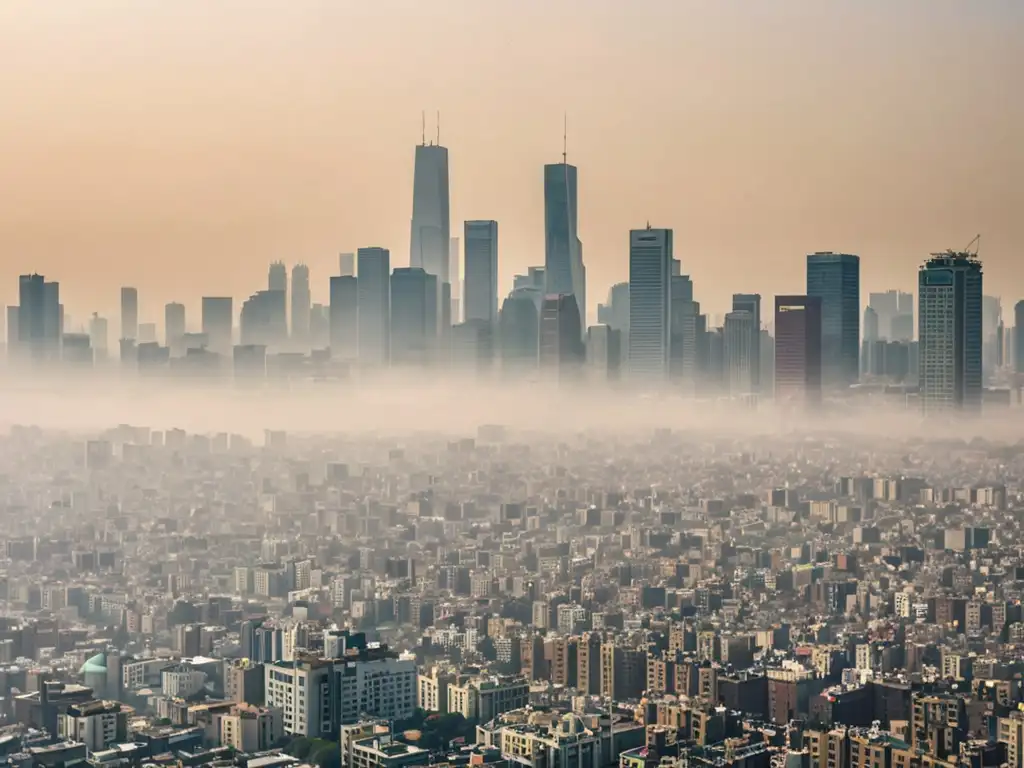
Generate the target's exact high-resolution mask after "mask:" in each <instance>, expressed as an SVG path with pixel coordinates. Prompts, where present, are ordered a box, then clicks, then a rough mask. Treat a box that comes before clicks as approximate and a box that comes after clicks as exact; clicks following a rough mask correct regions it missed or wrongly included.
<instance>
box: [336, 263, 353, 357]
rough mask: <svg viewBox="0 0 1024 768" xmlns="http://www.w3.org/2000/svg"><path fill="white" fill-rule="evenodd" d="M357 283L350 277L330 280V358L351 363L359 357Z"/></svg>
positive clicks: (342, 276)
mask: <svg viewBox="0 0 1024 768" xmlns="http://www.w3.org/2000/svg"><path fill="white" fill-rule="evenodd" d="M358 289H359V283H358V278H356V277H354V276H352V275H340V276H336V277H332V278H331V307H330V326H331V330H330V337H331V357H332V358H333V359H335V360H348V361H353V360H356V359H358V357H359V336H358V332H359V293H358Z"/></svg>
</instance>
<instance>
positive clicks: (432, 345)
mask: <svg viewBox="0 0 1024 768" xmlns="http://www.w3.org/2000/svg"><path fill="white" fill-rule="evenodd" d="M437 297H438V292H437V276H436V275H431V274H429V273H428V272H427V271H426V270H425V269H423V268H422V267H396V268H395V270H394V271H393V272H392V273H391V365H393V366H425V365H429V364H430V363H432V362H433V360H434V355H435V353H436V351H437V350H436V347H437V334H436V332H435V329H436V328H437V312H438V306H437Z"/></svg>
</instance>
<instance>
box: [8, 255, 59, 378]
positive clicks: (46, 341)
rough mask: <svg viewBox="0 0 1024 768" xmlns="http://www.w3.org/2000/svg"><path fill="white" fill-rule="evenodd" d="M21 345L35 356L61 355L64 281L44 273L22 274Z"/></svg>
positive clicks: (19, 331)
mask: <svg viewBox="0 0 1024 768" xmlns="http://www.w3.org/2000/svg"><path fill="white" fill-rule="evenodd" d="M14 324H15V325H16V326H17V331H18V344H17V349H18V351H19V352H23V353H24V354H26V355H27V356H28V357H30V358H32V359H33V360H44V359H51V360H52V359H57V358H58V357H59V356H60V342H61V336H62V335H63V328H62V327H61V305H60V284H59V283H56V282H51V281H47V280H46V278H45V277H43V276H42V275H36V274H32V275H22V276H21V277H20V278H19V280H18V312H17V321H16V322H15V323H14Z"/></svg>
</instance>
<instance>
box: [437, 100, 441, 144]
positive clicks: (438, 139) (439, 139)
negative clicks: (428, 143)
mask: <svg viewBox="0 0 1024 768" xmlns="http://www.w3.org/2000/svg"><path fill="white" fill-rule="evenodd" d="M437 146H439V147H440V146H441V110H440V109H439V110H437Z"/></svg>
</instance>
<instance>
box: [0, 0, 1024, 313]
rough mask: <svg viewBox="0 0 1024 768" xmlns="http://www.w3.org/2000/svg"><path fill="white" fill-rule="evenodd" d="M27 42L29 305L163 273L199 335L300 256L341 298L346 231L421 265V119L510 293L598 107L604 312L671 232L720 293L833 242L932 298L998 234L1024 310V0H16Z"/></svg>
mask: <svg viewBox="0 0 1024 768" xmlns="http://www.w3.org/2000/svg"><path fill="white" fill-rule="evenodd" d="M0 51H3V55H2V66H0V149H2V160H0V190H2V191H3V202H2V204H0V266H2V270H0V301H3V302H5V303H10V302H12V301H16V276H17V275H18V274H19V273H22V272H27V271H39V272H42V273H44V274H46V275H47V277H49V278H51V279H57V280H60V281H61V284H62V286H61V293H62V297H63V299H64V302H65V304H66V306H67V308H68V311H69V313H71V314H72V316H73V317H74V318H76V319H79V318H84V317H85V313H86V312H88V311H90V310H93V309H99V310H101V311H104V312H112V311H113V310H114V309H115V308H116V305H117V296H118V288H119V286H120V285H122V284H133V285H136V286H138V288H139V290H140V303H141V308H142V310H141V313H142V319H143V320H144V321H145V320H155V319H158V318H162V314H163V309H162V308H163V304H164V303H165V302H166V301H170V300H180V301H184V302H185V303H186V304H187V305H188V306H189V311H190V313H191V315H190V325H193V324H195V323H198V319H199V318H198V302H199V297H200V296H201V295H202V294H203V293H206V294H220V295H223V294H232V295H234V296H236V297H237V298H239V299H240V298H242V297H244V296H246V295H248V294H249V293H250V292H252V291H253V290H256V289H258V288H260V287H263V284H264V282H265V280H266V269H267V265H268V263H269V262H270V261H271V260H274V259H282V260H284V261H286V262H289V263H291V262H294V261H299V260H302V261H305V262H306V263H308V264H309V265H310V267H311V271H312V278H313V290H314V299H315V300H316V299H325V298H326V291H327V278H328V276H329V275H330V274H333V273H334V270H335V269H336V265H337V256H336V254H337V253H338V252H339V251H348V250H355V249H356V248H357V247H359V246H362V245H383V246H386V247H389V248H391V249H392V263H393V264H398V265H401V264H404V263H407V261H408V247H409V218H410V215H411V194H412V163H413V146H414V144H415V143H416V142H417V141H418V140H419V135H420V112H421V110H422V109H426V110H428V115H430V117H429V119H428V122H429V123H430V124H431V125H432V123H433V112H434V110H436V109H440V111H441V120H442V126H441V129H442V130H441V138H442V142H443V143H444V144H446V145H447V146H448V147H449V148H450V152H451V176H452V178H451V189H452V232H453V233H457V232H460V231H461V222H462V221H463V220H464V219H468V218H495V219H497V220H498V221H499V223H500V236H501V242H500V246H499V251H500V260H501V264H500V269H501V282H500V285H499V289H500V291H501V293H502V294H503V293H504V292H505V291H506V290H507V289H508V287H509V284H510V282H511V276H512V274H513V273H514V272H517V271H523V270H525V268H526V267H527V266H528V265H530V264H540V263H543V259H544V256H543V189H542V165H543V164H544V163H545V162H554V161H557V160H558V158H559V155H560V152H561V139H562V137H561V132H562V116H563V113H568V119H569V157H570V161H571V162H574V163H575V164H576V165H578V166H579V168H580V236H581V238H582V240H583V243H584V257H585V260H586V264H587V270H588V278H589V280H588V297H589V298H590V300H591V304H592V305H593V304H594V303H596V302H597V301H599V300H602V299H603V298H604V295H605V292H606V290H607V287H608V285H609V284H611V283H612V282H615V281H618V280H624V279H625V278H626V274H627V248H628V230H629V228H630V227H637V226H643V224H644V223H645V222H646V221H648V220H650V222H651V223H652V225H654V226H667V227H673V228H674V229H675V243H676V249H677V253H676V256H677V257H679V258H680V259H681V260H682V262H683V268H684V271H686V272H689V273H690V274H692V275H693V276H694V280H695V292H696V295H697V298H698V299H699V300H701V301H703V302H704V304H705V305H706V306H707V307H708V308H709V309H710V310H711V311H712V312H721V311H723V309H724V308H725V304H726V301H727V297H728V295H729V294H730V293H732V292H733V291H759V292H761V293H762V294H764V295H766V296H770V295H772V294H775V293H782V292H798V291H800V290H802V289H803V255H804V254H805V253H806V252H808V251H814V250H844V251H853V252H855V253H859V254H861V256H862V274H863V283H864V287H863V291H864V294H865V298H866V293H867V291H869V290H878V289H883V288H887V287H901V288H904V289H911V288H912V287H913V286H914V285H915V273H916V267H917V264H918V263H919V262H920V261H921V259H922V257H923V256H924V255H925V254H926V253H927V252H928V251H930V250H936V249H941V248H946V247H960V246H963V245H965V244H966V243H967V241H969V240H970V239H971V238H972V237H973V236H974V235H975V234H976V233H978V232H981V233H983V236H982V252H981V254H982V257H983V259H984V261H985V265H986V292H988V293H995V294H998V295H1001V296H1002V297H1003V303H1004V307H1006V306H1008V305H1009V304H1012V302H1014V301H1016V300H1017V299H1018V298H1024V191H1022V190H1024V2H1021V1H1020V0H984V2H963V1H962V0H899V2H893V1H892V0H760V1H758V2H752V1H751V0H706V1H705V2H698V1H697V0H692V1H691V0H629V1H628V2H627V1H626V0H433V2H427V0H372V1H371V2H353V1H350V0H173V2H168V1H167V0H71V1H70V2H63V1H62V0H3V2H2V3H0ZM590 311H591V318H592V319H593V306H591V308H590Z"/></svg>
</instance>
